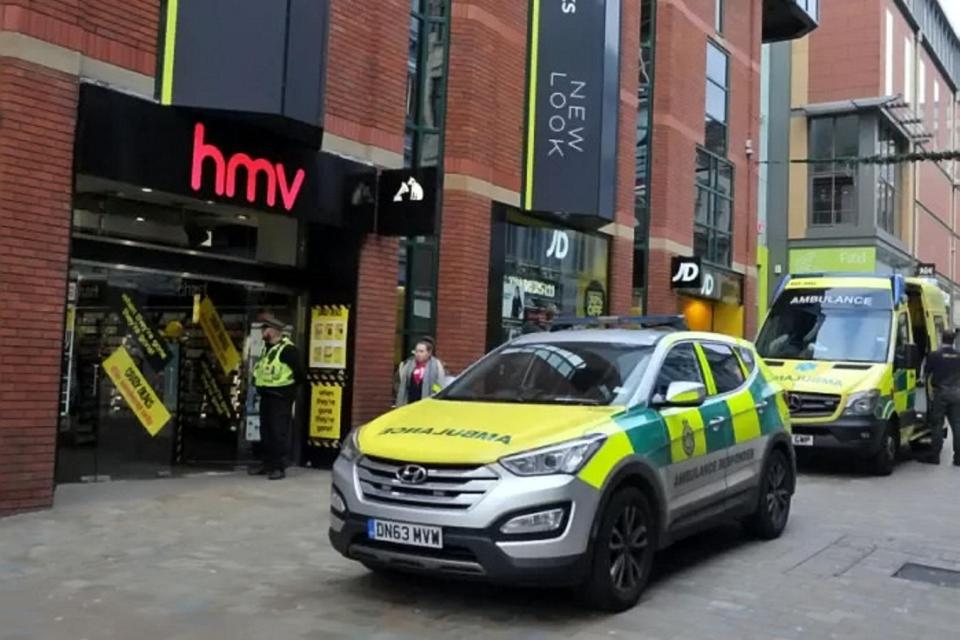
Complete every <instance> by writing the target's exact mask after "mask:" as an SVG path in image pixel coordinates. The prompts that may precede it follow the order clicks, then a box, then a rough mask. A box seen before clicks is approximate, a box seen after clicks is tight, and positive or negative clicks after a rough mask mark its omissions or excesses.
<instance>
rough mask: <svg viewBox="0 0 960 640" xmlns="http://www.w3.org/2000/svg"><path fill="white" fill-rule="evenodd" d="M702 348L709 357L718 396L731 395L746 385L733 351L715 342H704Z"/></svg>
mask: <svg viewBox="0 0 960 640" xmlns="http://www.w3.org/2000/svg"><path fill="white" fill-rule="evenodd" d="M700 346H702V347H703V352H704V355H706V356H707V362H708V363H709V364H710V371H711V372H713V381H714V382H715V383H716V385H717V393H718V394H724V393H730V392H731V391H734V390H735V389H737V388H739V387H740V385H742V384H743V383H744V380H745V378H744V376H743V369H742V368H740V361H739V360H737V355H736V354H735V353H734V352H733V349H731V348H730V347H728V346H727V345H725V344H717V343H715V342H704V343H703V344H701V345H700Z"/></svg>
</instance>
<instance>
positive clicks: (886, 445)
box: [870, 423, 900, 476]
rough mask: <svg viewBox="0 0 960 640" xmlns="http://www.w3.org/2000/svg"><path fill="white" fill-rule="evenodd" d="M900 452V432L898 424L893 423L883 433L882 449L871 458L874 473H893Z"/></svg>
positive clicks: (885, 474)
mask: <svg viewBox="0 0 960 640" xmlns="http://www.w3.org/2000/svg"><path fill="white" fill-rule="evenodd" d="M899 452H900V432H899V431H898V430H897V425H896V424H893V423H891V424H890V425H889V426H887V430H886V431H884V433H883V441H882V443H881V444H880V451H878V452H877V453H876V455H874V456H873V458H871V460H870V466H871V470H872V471H873V474H874V475H877V476H888V475H890V474H891V473H893V468H894V466H895V465H896V464H897V455H898V454H899Z"/></svg>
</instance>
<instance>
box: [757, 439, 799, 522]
mask: <svg viewBox="0 0 960 640" xmlns="http://www.w3.org/2000/svg"><path fill="white" fill-rule="evenodd" d="M795 485H796V473H795V471H794V467H793V465H792V464H791V463H790V460H789V459H788V458H787V456H786V454H785V453H783V451H780V450H779V449H776V450H774V451H772V452H770V455H769V456H768V457H767V461H766V463H765V464H764V465H763V475H762V476H761V480H760V497H759V499H758V501H757V510H756V511H755V512H754V513H753V514H751V515H750V516H749V517H748V518H747V519H746V520H745V521H744V526H745V527H746V528H747V530H748V531H749V532H750V533H752V534H753V535H755V536H756V537H758V538H760V539H761V540H773V539H774V538H779V537H780V534H781V533H783V530H784V529H785V528H786V526H787V520H788V519H789V518H790V502H791V499H792V498H793V488H794V486H795Z"/></svg>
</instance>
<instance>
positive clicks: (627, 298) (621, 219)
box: [608, 0, 640, 314]
mask: <svg viewBox="0 0 960 640" xmlns="http://www.w3.org/2000/svg"><path fill="white" fill-rule="evenodd" d="M621 12H622V13H621V16H620V18H621V19H620V24H621V30H620V50H621V52H622V55H621V56H620V121H619V123H618V127H619V130H618V142H617V144H618V145H619V146H618V148H617V195H616V205H617V210H616V221H617V223H618V224H621V225H623V226H625V227H627V228H628V229H633V227H634V223H635V220H636V217H635V215H634V192H633V185H634V180H635V179H636V145H637V85H638V82H639V69H640V61H639V58H638V56H636V55H633V53H632V52H634V51H639V50H640V0H624V2H623V3H622V5H621ZM609 289H610V296H609V298H610V300H609V302H608V304H609V311H610V313H614V314H626V313H629V311H630V307H631V306H632V305H633V242H632V241H631V240H630V239H628V238H622V237H620V236H619V235H617V236H615V237H613V238H611V241H610V282H609Z"/></svg>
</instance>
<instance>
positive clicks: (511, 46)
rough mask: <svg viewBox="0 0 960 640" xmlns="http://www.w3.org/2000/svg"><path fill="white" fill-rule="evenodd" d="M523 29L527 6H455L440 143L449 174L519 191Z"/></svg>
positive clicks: (465, 1)
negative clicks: (442, 138)
mask: <svg viewBox="0 0 960 640" xmlns="http://www.w3.org/2000/svg"><path fill="white" fill-rule="evenodd" d="M526 24H527V3H526V2H517V1H516V0H488V1H486V2H471V1H470V0H455V1H454V2H453V15H452V21H451V25H450V27H451V36H450V67H449V69H450V76H449V81H448V86H447V130H446V137H445V139H444V144H445V147H446V149H445V151H446V153H445V160H444V169H445V171H446V172H447V173H455V174H465V175H470V176H473V177H475V178H480V179H482V180H486V181H488V182H491V183H493V184H495V185H497V186H499V187H502V188H504V189H509V190H511V191H519V190H520V170H521V163H522V161H523V158H522V153H523V146H522V145H523V115H524V111H525V110H524V104H523V101H524V89H525V79H526V51H527V46H526V37H527V36H526V31H527V30H526ZM487 217H489V211H488V214H487Z"/></svg>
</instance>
